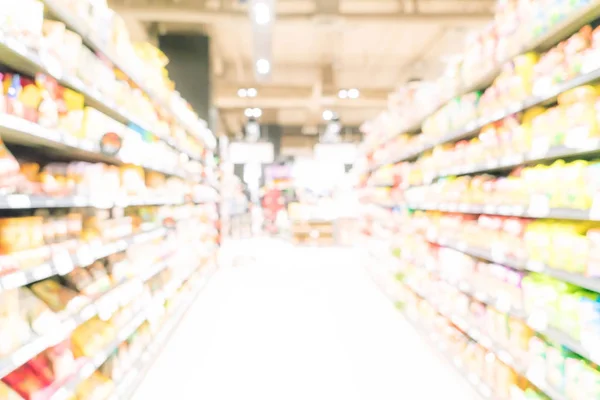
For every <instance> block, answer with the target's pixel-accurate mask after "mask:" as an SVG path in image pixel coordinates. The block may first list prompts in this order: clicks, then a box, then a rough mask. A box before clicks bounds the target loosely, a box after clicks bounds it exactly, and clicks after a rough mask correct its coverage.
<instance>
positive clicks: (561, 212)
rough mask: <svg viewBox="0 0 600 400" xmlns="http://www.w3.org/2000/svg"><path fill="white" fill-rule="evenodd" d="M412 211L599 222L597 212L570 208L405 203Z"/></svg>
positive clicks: (599, 214)
mask: <svg viewBox="0 0 600 400" xmlns="http://www.w3.org/2000/svg"><path fill="white" fill-rule="evenodd" d="M405 206H406V207H408V208H410V209H413V210H425V211H444V212H452V213H463V214H489V215H503V216H508V217H525V218H547V219H567V220H575V221H600V213H599V212H598V210H594V209H593V208H592V209H589V210H578V209H571V208H550V207H548V208H546V207H528V206H524V205H512V206H509V205H494V204H486V205H477V204H466V203H446V202H442V203H436V202H425V203H410V202H409V203H406V204H405Z"/></svg>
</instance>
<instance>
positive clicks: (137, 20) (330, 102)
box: [109, 0, 495, 133]
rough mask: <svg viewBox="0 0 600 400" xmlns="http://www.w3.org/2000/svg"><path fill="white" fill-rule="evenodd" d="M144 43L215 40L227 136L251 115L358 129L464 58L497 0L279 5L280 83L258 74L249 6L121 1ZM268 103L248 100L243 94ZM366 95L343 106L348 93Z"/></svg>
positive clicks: (223, 0) (276, 52)
mask: <svg viewBox="0 0 600 400" xmlns="http://www.w3.org/2000/svg"><path fill="white" fill-rule="evenodd" d="M109 3H110V4H111V6H112V7H113V8H115V10H116V11H117V12H119V13H120V14H121V15H122V16H123V17H124V18H125V20H126V22H127V23H128V25H129V27H130V29H131V32H132V35H133V36H134V38H136V39H138V40H144V39H150V40H151V37H152V36H153V35H156V34H157V33H160V34H164V33H167V32H179V33H181V32H203V33H206V34H208V35H210V37H211V46H212V48H211V59H212V71H213V74H214V77H213V84H214V86H213V90H214V93H213V100H214V103H215V105H216V106H217V108H218V109H219V114H220V117H221V122H222V123H221V124H220V126H222V127H223V128H224V130H225V131H227V133H234V132H237V131H239V129H240V127H241V126H242V124H243V122H244V121H245V117H244V109H245V108H247V107H258V108H261V109H262V110H263V116H262V117H261V121H262V122H265V123H279V124H282V125H293V126H305V127H306V126H316V125H317V124H319V123H321V122H322V112H323V111H324V110H326V109H331V110H333V111H335V112H337V113H338V114H339V116H340V119H341V121H342V123H344V124H345V125H351V126H357V125H360V124H361V123H362V122H363V121H365V120H366V119H369V118H372V117H374V116H375V115H376V114H377V113H378V112H380V111H381V110H382V109H384V108H385V107H386V104H387V96H388V93H389V92H390V91H392V90H394V88H396V87H397V86H398V85H399V84H402V83H404V82H406V81H407V80H409V79H411V78H421V79H430V78H435V77H437V76H439V74H440V73H441V72H442V70H443V67H444V63H443V61H442V60H444V59H445V58H447V57H448V56H451V55H453V54H455V53H458V52H459V51H461V49H462V48H463V46H464V41H465V36H466V35H467V34H468V33H469V32H471V31H473V30H475V29H478V28H481V27H482V26H483V25H484V24H485V23H486V22H489V21H490V20H491V18H492V11H493V7H494V3H495V1H494V0H276V20H275V24H274V26H273V36H272V60H271V64H272V74H271V78H270V81H268V82H261V83H259V82H257V81H256V80H255V76H254V71H253V65H254V64H253V43H252V26H251V23H250V18H249V16H248V5H247V4H243V3H247V1H240V0H113V1H109ZM248 87H254V88H257V89H258V96H257V97H256V98H253V99H248V98H240V97H238V95H237V91H238V89H240V88H248ZM347 88H358V89H359V90H360V97H359V98H358V99H354V100H350V99H346V100H342V99H339V98H338V96H337V93H338V91H339V90H340V89H347Z"/></svg>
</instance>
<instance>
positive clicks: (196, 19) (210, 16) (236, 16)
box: [115, 6, 492, 25]
mask: <svg viewBox="0 0 600 400" xmlns="http://www.w3.org/2000/svg"><path fill="white" fill-rule="evenodd" d="M115 11H117V12H118V13H119V14H121V15H124V16H131V17H134V18H136V19H138V20H140V21H144V22H175V23H225V22H236V21H237V22H242V21H243V22H247V21H248V15H247V13H245V12H237V11H208V10H198V9H197V8H190V9H185V8H179V9H178V8H174V7H143V8H142V7H127V6H123V7H116V9H115ZM318 16H319V14H317V13H278V14H277V19H276V22H275V23H280V22H304V23H306V22H312V21H314V20H315V18H318ZM336 17H337V18H338V19H339V21H340V22H341V23H350V24H352V23H360V22H362V23H377V24H378V23H398V22H423V23H431V24H447V25H460V24H463V23H468V22H488V21H490V18H491V17H492V13H491V12H479V13H460V12H456V13H448V12H446V13H418V14H417V13H410V14H407V13H383V14H378V13H347V12H339V13H338V14H337V15H336Z"/></svg>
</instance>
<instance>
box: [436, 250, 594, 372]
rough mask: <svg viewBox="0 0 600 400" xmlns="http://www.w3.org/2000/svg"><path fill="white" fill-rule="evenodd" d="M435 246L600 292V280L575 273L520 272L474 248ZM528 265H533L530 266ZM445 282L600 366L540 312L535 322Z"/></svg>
mask: <svg viewBox="0 0 600 400" xmlns="http://www.w3.org/2000/svg"><path fill="white" fill-rule="evenodd" d="M434 243H437V244H440V245H443V246H445V247H449V248H452V249H455V250H458V251H461V252H463V253H465V254H467V255H470V256H473V257H476V258H482V259H485V260H488V261H491V262H496V263H498V264H501V265H504V266H507V267H511V268H515V269H520V270H528V271H532V272H541V273H544V274H547V275H550V276H553V277H555V278H557V279H561V280H563V281H565V282H569V283H572V284H574V285H577V286H580V287H582V288H585V289H589V290H592V291H596V292H598V289H600V280H598V279H590V278H587V277H585V276H581V275H577V274H572V273H568V272H564V271H558V270H555V269H551V268H547V267H545V268H544V269H543V270H541V271H540V270H538V269H537V268H536V269H535V271H534V270H532V269H530V268H521V267H522V266H518V267H514V266H513V265H511V263H510V262H508V263H507V262H506V261H500V259H498V258H497V257H496V258H495V260H494V259H493V258H494V257H490V256H489V255H488V256H487V257H481V255H482V254H486V252H485V251H482V250H479V249H473V250H472V248H469V247H468V246H465V245H464V244H462V245H457V246H456V247H454V246H453V245H449V244H442V243H448V241H447V240H441V241H437V242H434ZM488 254H489V253H488ZM502 259H503V258H502ZM528 264H529V265H531V263H528ZM442 279H443V278H442ZM443 280H444V281H446V282H447V283H448V284H450V285H452V286H454V287H455V288H456V289H457V290H459V291H460V292H462V293H464V294H466V295H468V296H470V297H472V298H474V299H476V300H478V301H481V302H482V303H485V304H487V305H489V306H492V307H494V308H496V309H497V310H498V311H501V312H503V313H506V314H508V315H510V316H512V317H515V318H518V319H520V320H522V321H524V322H525V323H526V324H527V325H528V326H529V327H530V328H531V329H533V330H534V331H536V332H538V333H540V334H542V335H544V336H545V337H546V338H548V339H550V340H551V341H552V342H555V343H558V344H560V345H562V346H564V347H566V348H568V349H569V350H571V351H572V352H574V353H577V354H579V355H580V356H582V357H584V358H587V359H588V360H590V361H592V362H594V363H596V364H598V363H600V354H597V353H594V352H591V351H589V350H588V349H586V347H585V346H583V345H582V344H581V343H580V342H579V341H577V340H575V339H573V338H571V337H570V336H569V335H567V334H566V333H563V332H561V331H560V330H558V329H555V328H552V327H549V326H548V325H547V323H546V321H547V320H548V317H547V316H546V315H539V314H540V312H539V311H538V312H537V314H538V315H537V316H536V318H532V316H531V315H527V314H526V313H525V312H524V311H523V310H517V309H514V308H513V307H512V306H511V305H510V304H508V303H506V302H503V301H501V300H500V299H496V298H493V297H492V296H489V295H488V294H486V293H482V292H478V291H476V290H474V289H473V288H471V287H470V285H468V284H467V283H465V282H458V283H456V282H450V281H448V280H445V279H443ZM538 321H543V322H538Z"/></svg>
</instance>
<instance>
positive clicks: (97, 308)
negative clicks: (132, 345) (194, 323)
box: [0, 260, 168, 378]
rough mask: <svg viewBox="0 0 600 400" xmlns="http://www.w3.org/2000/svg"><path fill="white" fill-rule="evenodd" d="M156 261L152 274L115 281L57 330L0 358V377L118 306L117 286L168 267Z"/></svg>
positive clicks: (70, 316)
mask: <svg viewBox="0 0 600 400" xmlns="http://www.w3.org/2000/svg"><path fill="white" fill-rule="evenodd" d="M158 264H159V265H160V268H155V267H154V266H152V267H150V269H151V270H152V271H153V272H154V274H152V275H150V274H142V275H143V276H140V277H134V278H131V279H127V280H125V281H123V282H120V283H118V284H117V285H115V286H113V287H112V288H111V289H110V290H109V291H107V292H106V293H103V294H101V295H100V296H99V297H97V298H96V299H94V300H92V301H90V303H89V304H87V305H85V306H83V307H82V308H81V309H80V310H78V311H77V312H75V313H73V314H70V315H67V316H65V317H63V318H62V321H61V327H60V329H58V330H56V331H54V332H52V333H51V334H48V335H37V336H36V337H34V338H33V339H31V340H30V341H29V342H28V343H27V344H25V345H23V346H21V347H20V348H19V349H17V350H16V351H15V352H13V353H12V354H11V355H10V356H9V357H7V358H6V359H3V360H1V361H0V378H2V377H5V376H6V375H8V374H10V373H11V372H12V371H14V370H15V369H17V368H19V367H20V366H21V365H23V364H25V363H26V362H27V361H29V360H30V359H31V358H33V357H35V356H36V355H38V354H39V353H41V352H42V351H44V350H46V349H47V348H49V347H52V346H54V345H56V344H58V343H60V342H61V341H63V340H64V339H65V338H66V337H68V335H69V334H70V333H71V332H72V331H73V330H74V329H75V328H77V327H78V326H79V325H81V324H83V323H84V322H86V321H89V320H90V319H91V318H93V317H95V316H97V315H98V316H101V315H102V316H106V315H107V314H112V313H113V312H114V311H115V310H116V308H118V305H117V304H119V303H121V302H122V300H123V299H122V298H120V297H122V296H121V295H122V293H121V292H120V289H121V288H122V287H123V286H124V285H126V284H132V283H135V282H140V283H143V282H145V281H146V280H148V279H150V278H152V277H153V276H154V275H156V274H157V273H158V272H160V271H162V270H163V269H165V268H166V267H167V266H168V264H167V263H165V262H164V260H161V261H159V262H158ZM113 297H114V298H113ZM123 340H124V339H122V340H121V342H122V341H123ZM102 362H104V361H102ZM100 364H102V363H100Z"/></svg>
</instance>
